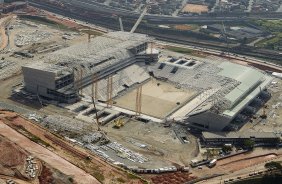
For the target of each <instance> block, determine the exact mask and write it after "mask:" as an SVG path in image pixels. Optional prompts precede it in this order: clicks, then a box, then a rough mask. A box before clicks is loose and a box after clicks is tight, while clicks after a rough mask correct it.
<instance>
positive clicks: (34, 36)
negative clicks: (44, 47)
mask: <svg viewBox="0 0 282 184" xmlns="http://www.w3.org/2000/svg"><path fill="white" fill-rule="evenodd" d="M51 35H52V34H51V33H49V32H45V31H39V30H36V31H33V32H28V33H27V32H25V31H22V32H20V33H19V34H17V36H16V39H15V44H16V46H18V47H22V46H24V45H28V44H31V43H35V42H38V41H40V40H44V39H46V38H49V37H50V36H51Z"/></svg>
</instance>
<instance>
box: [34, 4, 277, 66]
mask: <svg viewBox="0 0 282 184" xmlns="http://www.w3.org/2000/svg"><path fill="white" fill-rule="evenodd" d="M30 5H31V6H34V7H36V8H41V9H44V10H47V11H50V12H53V13H56V14H59V15H62V16H67V17H70V18H73V19H78V20H82V21H86V22H90V23H93V24H98V25H99V26H102V27H106V28H109V29H112V30H118V26H117V25H118V22H116V23H117V25H115V24H113V23H112V22H113V21H114V20H115V19H114V18H113V17H111V15H105V14H100V13H92V15H95V18H93V17H92V18H91V17H88V15H83V14H80V13H77V12H79V11H74V10H68V9H67V8H65V9H62V8H60V7H57V6H52V5H50V4H46V3H42V2H36V3H35V2H30ZM125 28H126V27H125ZM138 32H140V33H144V34H148V35H150V36H153V37H155V38H156V39H157V40H159V41H165V42H170V43H176V44H183V45H190V46H195V47H203V48H206V49H215V50H220V51H222V52H233V53H236V54H240V55H244V56H250V57H256V58H261V59H266V60H271V61H273V62H276V63H279V62H280V61H281V60H282V55H281V54H278V53H274V52H271V51H256V50H254V49H251V48H249V49H241V50H240V49H234V48H230V49H228V48H227V46H226V44H225V43H222V44H219V43H218V42H215V43H213V42H208V41H207V42H204V41H200V42H199V41H196V40H195V41H194V40H191V39H189V38H186V39H183V38H181V37H177V36H175V35H167V34H157V33H155V32H149V31H148V30H146V29H142V25H140V27H139V29H138ZM245 62H246V61H245ZM258 64H259V63H256V65H255V66H258ZM264 65H265V64H264ZM263 68H265V66H263V67H261V69H263ZM266 70H270V71H277V70H272V66H269V67H266Z"/></svg>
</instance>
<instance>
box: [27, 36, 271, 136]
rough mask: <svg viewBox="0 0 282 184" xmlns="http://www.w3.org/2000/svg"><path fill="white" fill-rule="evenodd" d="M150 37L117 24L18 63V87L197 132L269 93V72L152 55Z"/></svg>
mask: <svg viewBox="0 0 282 184" xmlns="http://www.w3.org/2000/svg"><path fill="white" fill-rule="evenodd" d="M153 42H154V39H153V38H151V37H148V36H147V35H143V34H137V33H130V32H122V31H119V32H111V33H108V34H106V35H103V36H98V37H95V38H93V39H92V40H91V41H89V42H88V43H82V44H77V45H74V46H70V47H68V48H65V49H61V50H59V51H56V52H54V53H52V54H50V55H49V56H48V57H47V58H45V59H44V60H43V61H42V64H38V63H37V64H32V65H28V66H24V67H23V74H24V89H25V90H26V91H28V92H32V93H34V94H37V95H38V96H39V97H40V98H41V99H42V100H47V101H57V102H60V103H69V104H73V105H69V106H67V108H69V109H73V110H76V112H78V114H87V113H86V112H89V111H91V109H92V111H93V107H90V104H91V99H92V98H93V99H94V100H95V101H96V102H97V103H99V104H101V105H102V106H103V104H105V105H106V106H105V107H106V109H110V108H111V109H110V110H103V111H104V112H105V111H107V113H104V115H103V116H104V119H109V120H110V119H111V118H112V117H114V116H118V114H120V113H123V114H127V115H130V116H133V115H138V116H139V117H140V118H142V119H144V120H146V121H156V122H181V123H184V124H187V125H189V126H190V127H194V128H197V129H201V130H205V131H222V130H223V129H224V128H225V127H227V126H228V125H229V124H230V122H231V121H232V120H234V119H236V120H241V121H243V120H244V118H245V117H246V116H245V115H244V114H245V113H246V112H247V113H252V112H256V110H257V109H256V107H255V106H252V105H250V104H252V103H258V104H263V101H264V99H267V98H269V96H270V94H269V93H268V92H267V89H266V88H267V86H268V84H269V83H270V82H271V81H272V77H271V76H269V75H267V74H266V73H264V72H262V71H260V70H258V69H255V68H251V67H248V66H242V65H239V64H234V63H231V62H221V61H208V60H205V59H193V58H189V57H188V56H184V55H183V56H180V57H177V58H176V57H172V56H169V57H166V58H162V59H159V51H157V50H156V49H155V48H152V47H153ZM80 100H81V101H84V103H81V102H79V101H80ZM87 103H88V105H85V104H87ZM81 104H82V105H81ZM78 109H80V110H78ZM113 112H114V113H113ZM88 114H90V115H89V116H93V117H95V116H96V115H95V114H94V113H93V114H92V115H91V113H88ZM113 114H114V115H113ZM107 116H109V117H107ZM93 117H92V118H93ZM110 117H111V118H110ZM92 118H91V119H92Z"/></svg>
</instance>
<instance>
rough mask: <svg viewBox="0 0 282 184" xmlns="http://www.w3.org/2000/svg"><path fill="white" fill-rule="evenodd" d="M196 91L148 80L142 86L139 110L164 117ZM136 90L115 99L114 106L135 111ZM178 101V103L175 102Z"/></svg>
mask: <svg viewBox="0 0 282 184" xmlns="http://www.w3.org/2000/svg"><path fill="white" fill-rule="evenodd" d="M195 93H196V92H194V91H189V90H183V89H177V88H175V86H173V85H171V84H168V83H165V82H161V81H157V80H150V81H149V82H147V83H146V84H144V85H143V86H142V109H141V112H142V113H144V114H147V115H150V116H154V117H157V118H164V117H165V116H167V115H168V114H169V113H171V112H172V111H173V110H176V109H177V108H179V107H180V106H181V105H183V104H184V103H185V102H186V101H187V100H188V99H189V98H191V97H192V96H193V95H194V94H195ZM135 99H136V90H133V91H131V92H129V93H127V94H126V95H124V96H122V97H119V98H117V99H115V102H116V104H115V105H116V106H119V107H122V108H125V109H129V110H133V111H135V105H136V100H135ZM177 102H179V103H180V105H177V104H176V103H177Z"/></svg>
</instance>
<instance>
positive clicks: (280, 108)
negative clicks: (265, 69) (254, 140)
mask: <svg viewBox="0 0 282 184" xmlns="http://www.w3.org/2000/svg"><path fill="white" fill-rule="evenodd" d="M268 91H269V92H270V93H271V98H270V100H269V101H267V103H266V104H265V105H266V108H265V111H266V115H267V118H266V119H264V120H262V119H260V118H256V119H254V118H252V119H251V121H249V122H248V123H246V124H245V125H244V126H243V127H242V128H241V129H240V131H252V132H254V131H255V132H275V133H277V134H278V135H281V133H282V116H281V114H282V80H281V79H278V78H275V79H274V81H273V83H272V84H271V85H270V87H269V89H268ZM262 114H263V108H261V109H260V110H259V111H258V112H257V113H256V115H255V116H256V117H259V116H261V115H262Z"/></svg>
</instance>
